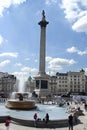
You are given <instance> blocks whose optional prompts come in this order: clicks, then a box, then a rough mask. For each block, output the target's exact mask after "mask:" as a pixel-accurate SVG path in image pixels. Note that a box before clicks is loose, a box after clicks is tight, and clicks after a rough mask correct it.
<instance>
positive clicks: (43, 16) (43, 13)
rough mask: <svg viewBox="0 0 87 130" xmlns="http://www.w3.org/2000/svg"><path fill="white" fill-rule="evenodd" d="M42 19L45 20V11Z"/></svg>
mask: <svg viewBox="0 0 87 130" xmlns="http://www.w3.org/2000/svg"><path fill="white" fill-rule="evenodd" d="M42 19H43V20H45V11H44V10H43V11H42Z"/></svg>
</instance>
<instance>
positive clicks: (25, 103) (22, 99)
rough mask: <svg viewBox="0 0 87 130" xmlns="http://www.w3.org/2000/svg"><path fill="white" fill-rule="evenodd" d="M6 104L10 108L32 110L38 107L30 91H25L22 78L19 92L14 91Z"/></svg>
mask: <svg viewBox="0 0 87 130" xmlns="http://www.w3.org/2000/svg"><path fill="white" fill-rule="evenodd" d="M5 106H6V107H7V108H9V109H19V110H31V109H34V108H36V106H35V101H34V100H31V99H29V92H25V91H24V81H23V79H20V85H19V92H13V93H12V98H11V99H9V100H7V102H6V104H5Z"/></svg>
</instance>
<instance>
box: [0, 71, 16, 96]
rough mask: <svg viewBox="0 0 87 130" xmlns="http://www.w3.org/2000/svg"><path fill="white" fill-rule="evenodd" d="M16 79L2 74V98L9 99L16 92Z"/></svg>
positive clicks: (0, 77)
mask: <svg viewBox="0 0 87 130" xmlns="http://www.w3.org/2000/svg"><path fill="white" fill-rule="evenodd" d="M15 84H16V77H15V76H14V75H11V74H8V73H3V72H0V97H5V98H8V97H9V96H10V94H11V93H12V92H13V91H14V90H15Z"/></svg>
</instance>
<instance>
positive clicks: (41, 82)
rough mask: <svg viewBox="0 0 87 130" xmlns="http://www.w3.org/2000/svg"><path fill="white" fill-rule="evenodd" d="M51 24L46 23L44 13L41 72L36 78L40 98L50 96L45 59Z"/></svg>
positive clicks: (41, 37) (41, 24) (41, 23)
mask: <svg viewBox="0 0 87 130" xmlns="http://www.w3.org/2000/svg"><path fill="white" fill-rule="evenodd" d="M48 23H49V22H48V21H46V18H45V12H44V10H43V11H42V20H41V21H40V22H39V23H38V24H39V25H40V28H41V32H40V57H39V72H38V74H37V75H36V76H35V92H36V94H38V96H43V97H45V96H47V95H49V94H50V88H49V75H47V74H46V72H45V57H46V26H47V24H48Z"/></svg>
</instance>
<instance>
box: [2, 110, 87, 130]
mask: <svg viewBox="0 0 87 130" xmlns="http://www.w3.org/2000/svg"><path fill="white" fill-rule="evenodd" d="M84 114H85V115H83V116H80V117H79V119H80V121H81V122H80V123H79V124H78V125H75V126H74V128H73V130H87V112H85V113H84ZM42 129H43V130H54V129H55V130H68V127H63V128H51V129H50V128H35V127H29V126H21V125H17V124H13V123H11V124H10V129H9V130H42ZM0 130H5V125H4V123H1V124H0Z"/></svg>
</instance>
